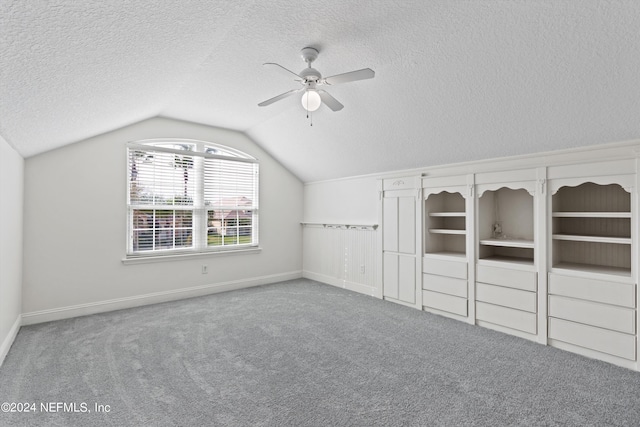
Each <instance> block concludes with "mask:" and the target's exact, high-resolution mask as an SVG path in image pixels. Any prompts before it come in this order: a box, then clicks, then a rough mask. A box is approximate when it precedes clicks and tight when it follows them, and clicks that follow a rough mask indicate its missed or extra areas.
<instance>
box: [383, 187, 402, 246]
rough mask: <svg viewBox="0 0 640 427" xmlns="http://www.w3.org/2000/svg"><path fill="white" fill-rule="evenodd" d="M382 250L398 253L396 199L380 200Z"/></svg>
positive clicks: (386, 198)
mask: <svg viewBox="0 0 640 427" xmlns="http://www.w3.org/2000/svg"><path fill="white" fill-rule="evenodd" d="M382 215H383V218H382V250H383V251H385V252H398V198H397V197H385V198H384V199H383V200H382Z"/></svg>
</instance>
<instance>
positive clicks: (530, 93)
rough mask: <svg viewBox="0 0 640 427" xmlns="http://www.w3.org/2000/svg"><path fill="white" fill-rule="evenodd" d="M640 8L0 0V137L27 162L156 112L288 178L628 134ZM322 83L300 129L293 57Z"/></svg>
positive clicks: (445, 2)
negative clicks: (239, 134)
mask: <svg viewBox="0 0 640 427" xmlns="http://www.w3.org/2000/svg"><path fill="white" fill-rule="evenodd" d="M638 28H640V1H637V0H628V1H624V0H610V1H607V0H599V1H596V0H582V1H568V0H567V1H560V0H549V1H533V0H522V1H517V0H513V1H481V0H478V1H452V0H439V1H426V0H417V1H416V0H403V1H400V0H398V1H391V0H384V1H364V0H362V1H349V2H345V1H344V0H323V1H313V0H311V1H305V2H299V1H293V0H270V1H248V0H242V1H241V0H230V1H226V0H222V1H221V0H218V1H211V0H202V1H188V0H181V1H166V0H158V1H145V2H132V1H130V0H125V1H115V0H107V1H104V0H100V1H82V2H80V1H77V0H57V1H56V0H51V1H47V2H45V1H23V0H21V1H18V0H15V1H11V0H0V135H2V136H3V137H4V138H5V139H6V140H8V141H9V142H10V143H11V144H12V145H13V146H14V147H15V148H16V149H17V150H18V151H19V152H20V153H21V154H22V155H23V156H25V157H28V156H31V155H34V154H37V153H40V152H43V151H46V150H50V149H53V148H56V147H59V146H62V145H65V144H68V143H72V142H76V141H79V140H82V139H84V138H87V137H90V136H93V135H96V134H99V133H103V132H106V131H110V130H113V129H116V128H119V127H122V126H125V125H127V124H130V123H133V122H137V121H140V120H143V119H146V118H149V117H153V116H157V115H162V116H167V117H174V118H179V119H184V120H190V121H194V122H200V123H205V124H210V125H214V126H220V127H225V128H230V129H237V130H240V131H244V132H246V133H247V134H248V135H249V136H250V137H252V138H253V139H254V140H255V141H256V142H257V143H258V144H259V145H261V146H262V147H263V148H264V149H265V150H266V151H268V152H270V153H271V154H272V155H273V156H274V157H276V158H277V159H278V160H279V161H280V162H281V163H282V164H284V165H285V166H286V167H288V168H289V169H290V170H291V171H292V172H293V173H295V174H296V175H297V176H299V177H300V178H301V179H302V180H303V181H316V180H323V179H330V178H337V177H343V176H353V175H361V174H369V173H379V172H385V171H391V170H399V169H408V168H415V167H423V166H430V165H437V164H445V163H454V162H460V161H466V160H474V159H483V158H492V157H499V156H503V155H514V154H525V153H531V152H539V151H546V150H553V149H560V148H569V147H575V146H584V145H591V144H598V143H604V142H611V141H619V140H625V139H631V138H638V137H640V78H639V77H638V76H639V75H640V72H639V70H640V31H638ZM306 45H311V46H314V47H317V48H318V49H319V50H320V56H319V58H318V59H317V61H316V62H315V63H314V67H315V68H317V69H318V70H320V71H321V72H322V73H323V75H324V76H330V75H333V74H339V73H343V72H346V71H351V70H356V69H360V68H365V67H369V68H372V69H373V70H375V72H376V77H375V78H374V79H372V80H364V81H359V82H353V83H347V84H344V85H338V86H333V87H330V88H329V89H328V91H329V92H330V93H331V94H332V95H334V96H335V97H336V98H337V99H338V100H340V101H341V102H342V103H343V104H344V105H345V108H344V109H343V110H342V111H340V112H335V113H334V112H332V111H330V110H328V109H327V108H326V107H321V109H320V110H318V111H317V112H316V113H314V115H313V126H312V127H311V126H309V121H308V120H307V119H306V118H305V112H304V110H303V109H302V106H301V105H300V102H299V99H298V97H297V96H296V97H291V98H288V99H286V100H284V101H281V102H278V103H276V104H273V105H271V106H269V107H262V108H261V107H258V106H257V104H258V103H259V102H261V101H264V100H265V99H268V98H270V97H272V96H275V95H277V94H280V93H282V92H285V91H286V90H289V89H292V88H295V87H296V86H295V83H293V82H291V81H289V80H288V79H287V78H286V77H284V76H282V75H280V74H277V73H274V72H273V71H272V70H270V69H267V68H264V67H262V63H264V62H277V63H280V64H282V65H283V66H285V67H287V68H289V69H292V70H294V71H300V70H302V68H304V66H305V64H304V62H303V61H302V60H301V59H300V56H299V51H300V49H301V48H302V47H304V46H306Z"/></svg>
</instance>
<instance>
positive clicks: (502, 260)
mask: <svg viewBox="0 0 640 427" xmlns="http://www.w3.org/2000/svg"><path fill="white" fill-rule="evenodd" d="M478 264H482V265H490V266H491V265H493V266H497V267H504V264H509V265H510V266H513V267H515V268H518V269H520V270H525V271H533V268H534V265H533V259H530V258H517V257H510V256H502V255H493V256H490V257H486V258H480V259H479V260H478Z"/></svg>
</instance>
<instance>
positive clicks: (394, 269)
mask: <svg viewBox="0 0 640 427" xmlns="http://www.w3.org/2000/svg"><path fill="white" fill-rule="evenodd" d="M382 270H383V280H384V288H383V290H382V291H383V295H384V296H385V297H389V298H395V299H398V296H399V292H398V279H399V274H398V271H399V265H398V255H397V254H390V253H384V254H383V265H382Z"/></svg>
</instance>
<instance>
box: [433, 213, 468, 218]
mask: <svg viewBox="0 0 640 427" xmlns="http://www.w3.org/2000/svg"><path fill="white" fill-rule="evenodd" d="M429 216H431V217H445V218H454V217H455V218H464V217H465V216H467V214H466V213H464V212H429Z"/></svg>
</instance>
